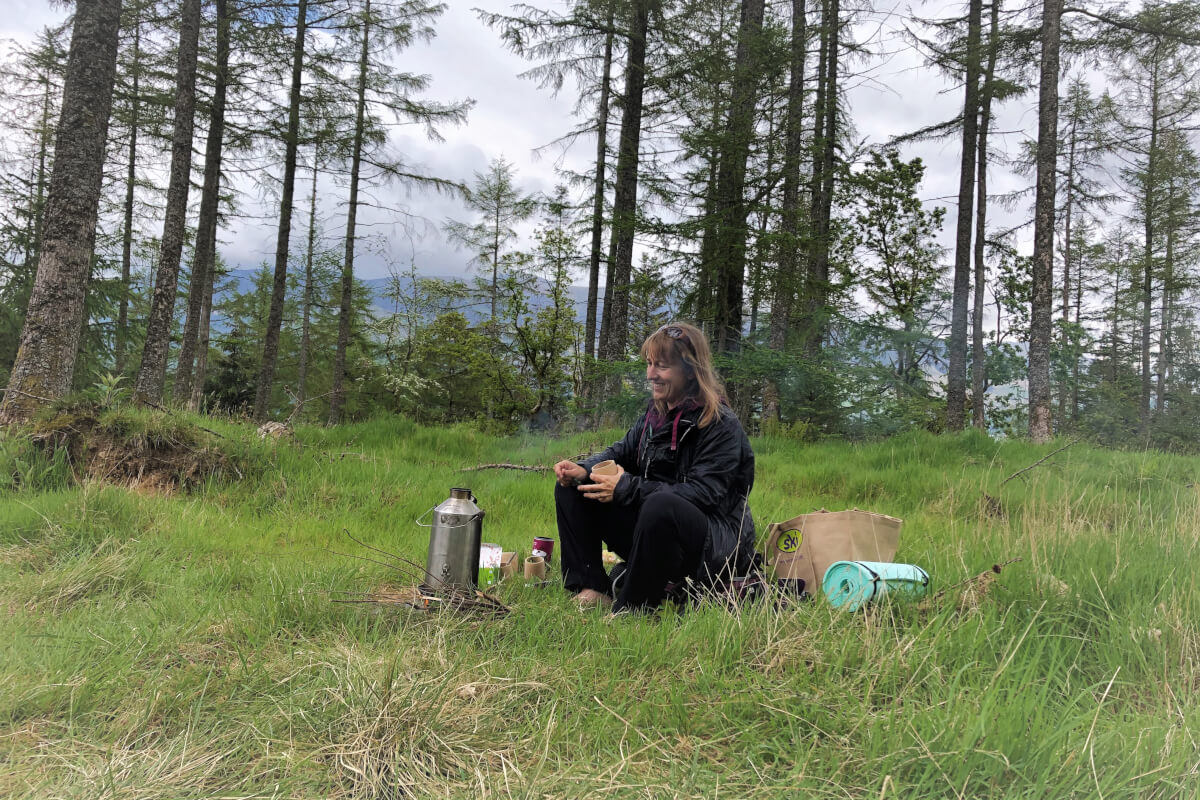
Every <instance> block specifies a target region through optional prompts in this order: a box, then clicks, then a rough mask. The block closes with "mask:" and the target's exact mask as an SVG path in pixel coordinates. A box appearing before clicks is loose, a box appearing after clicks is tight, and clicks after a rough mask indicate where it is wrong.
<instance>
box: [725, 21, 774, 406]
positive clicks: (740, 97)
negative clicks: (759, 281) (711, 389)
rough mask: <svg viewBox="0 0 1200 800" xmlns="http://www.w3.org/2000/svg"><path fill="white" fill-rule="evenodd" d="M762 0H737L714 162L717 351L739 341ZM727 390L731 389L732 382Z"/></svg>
mask: <svg viewBox="0 0 1200 800" xmlns="http://www.w3.org/2000/svg"><path fill="white" fill-rule="evenodd" d="M764 9H765V3H764V0H742V10H741V21H740V23H739V25H738V44H737V56H736V59H737V60H736V62H735V64H734V73H733V87H732V91H731V93H730V98H729V118H728V120H727V122H726V127H725V135H724V137H722V138H723V140H722V147H721V151H722V152H721V160H720V164H719V166H718V168H717V208H716V212H717V230H718V236H717V241H718V242H719V245H718V247H717V254H716V256H717V264H716V266H717V287H716V288H717V318H716V320H715V322H716V325H715V327H716V330H715V334H716V349H717V352H718V353H736V352H738V351H739V350H740V349H741V341H742V305H743V302H744V297H745V284H746V239H747V237H748V235H749V230H748V228H747V226H746V159H747V158H749V155H750V143H751V141H752V139H753V136H754V109H755V105H756V103H755V94H756V92H755V89H756V88H757V86H758V63H759V60H760V51H761V49H762V45H761V41H760V40H761V38H762V22H763V13H764ZM730 390H731V391H732V392H733V393H734V394H736V393H737V392H736V390H735V387H733V386H732V385H731V386H730Z"/></svg>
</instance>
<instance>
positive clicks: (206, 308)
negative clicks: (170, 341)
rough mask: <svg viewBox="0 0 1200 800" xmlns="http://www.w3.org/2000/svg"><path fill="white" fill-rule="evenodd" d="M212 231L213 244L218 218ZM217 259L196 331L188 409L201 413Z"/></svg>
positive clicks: (210, 270)
mask: <svg viewBox="0 0 1200 800" xmlns="http://www.w3.org/2000/svg"><path fill="white" fill-rule="evenodd" d="M208 224H209V228H210V230H209V231H208V233H207V234H205V235H207V236H208V238H209V240H210V241H212V242H214V243H215V242H216V241H217V216H216V215H214V216H213V217H212V219H210V220H209V221H208ZM216 266H217V265H216V259H215V258H214V259H213V262H212V263H211V264H209V267H208V269H206V270H205V271H204V292H203V295H202V297H203V304H202V305H201V307H200V325H199V326H198V327H197V329H196V369H195V372H194V374H193V376H192V394H191V397H190V398H189V399H188V409H189V410H191V411H199V410H200V408H201V406H202V405H203V403H204V379H205V378H206V377H207V375H208V339H209V329H210V325H209V323H210V321H211V320H212V301H213V284H214V283H215V281H216V273H217V269H216Z"/></svg>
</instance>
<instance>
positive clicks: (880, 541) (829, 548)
mask: <svg viewBox="0 0 1200 800" xmlns="http://www.w3.org/2000/svg"><path fill="white" fill-rule="evenodd" d="M903 523H904V520H901V519H897V518H896V517H889V516H887V515H886V514H876V513H874V512H871V511H860V510H859V509H857V508H854V509H850V510H848V511H826V510H825V509H821V510H820V511H815V512H813V513H811V514H801V515H800V516H798V517H793V518H792V519H789V520H788V521H787V522H772V523H771V524H770V525H769V526H767V541H766V545H765V547H764V548H763V553H764V554H765V556H766V559H767V566H768V568H769V569H770V572H771V574H772V576H773V577H774V578H775V579H776V580H793V581H794V580H797V579H799V580H803V581H804V589H805V590H806V591H808V593H809V594H813V595H815V594H816V593H817V592H819V591H820V589H821V580H822V579H823V578H824V576H825V570H827V569H829V567H830V566H832V565H833V563H834V562H836V561H891V560H892V559H893V558H894V557H895V555H896V549H897V548H898V547H899V546H900V526H901V525H902V524H903Z"/></svg>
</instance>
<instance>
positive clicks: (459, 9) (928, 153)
mask: <svg viewBox="0 0 1200 800" xmlns="http://www.w3.org/2000/svg"><path fill="white" fill-rule="evenodd" d="M7 5H8V6H9V7H8V8H7V9H6V11H5V14H4V15H3V16H2V17H0V38H2V39H4V40H15V41H21V42H27V41H29V40H31V38H32V37H33V36H34V35H35V34H36V32H37V31H38V30H40V29H41V28H42V26H44V25H47V24H51V23H56V22H58V21H60V20H62V19H63V18H64V17H65V16H66V10H65V9H64V8H63V7H62V6H61V5H56V6H53V7H51V6H50V5H49V4H48V3H45V2H30V3H16V4H13V3H10V4H7ZM13 6H16V7H13ZM471 6H477V7H483V8H486V9H488V10H496V11H504V10H507V9H509V8H510V7H511V3H508V2H497V1H496V0H476V2H474V3H472V4H470V5H468V4H466V3H453V4H451V5H450V7H449V8H448V10H447V11H446V13H445V15H444V16H443V17H442V18H441V19H440V21H439V22H438V24H437V38H436V39H435V40H434V41H433V42H432V43H430V44H428V45H417V46H415V47H413V48H411V49H409V50H407V51H406V52H405V53H403V54H402V55H401V56H400V66H401V67H402V68H403V69H406V70H410V71H416V72H423V73H428V74H429V75H431V76H432V85H431V87H430V89H429V90H428V91H427V92H426V93H425V94H426V96H427V97H429V98H431V99H436V100H442V101H445V100H454V99H464V98H471V99H473V100H474V101H475V106H474V108H473V109H472V111H471V113H470V117H469V120H468V122H467V124H466V125H464V126H462V127H459V128H446V129H444V130H443V135H444V137H445V141H444V142H440V143H434V142H429V141H427V140H426V139H425V138H424V137H423V136H421V135H420V134H419V132H417V131H415V130H412V129H403V130H402V131H400V132H399V133H398V135H397V138H396V141H395V142H394V144H395V146H396V149H397V151H399V152H402V153H404V154H405V158H406V160H407V161H408V162H409V163H410V164H411V165H414V166H417V167H420V168H423V169H424V170H425V171H427V172H428V173H430V174H435V175H438V176H441V177H445V178H450V179H452V180H456V181H460V182H463V183H470V182H471V180H472V176H473V175H474V173H476V172H479V171H482V170H484V169H485V168H486V167H487V165H488V163H489V162H490V161H491V160H492V159H493V158H497V157H500V156H503V157H505V158H507V159H508V161H510V162H511V163H512V164H513V165H514V167H515V168H516V171H517V179H518V182H519V183H520V185H521V186H522V188H523V189H524V190H525V191H527V192H548V191H550V190H551V189H552V188H553V187H554V185H555V184H556V183H557V182H558V179H557V177H556V174H555V170H556V168H557V167H560V166H562V165H564V164H565V165H566V166H568V167H571V168H575V169H578V170H581V171H586V169H587V164H588V162H589V161H590V159H591V156H592V153H593V148H594V143H593V142H591V141H587V140H581V141H580V142H579V143H577V144H576V145H575V148H574V149H573V150H569V151H567V152H565V153H563V152H560V151H559V150H558V149H557V148H550V149H549V150H548V151H546V152H544V153H543V154H542V155H540V157H539V156H538V155H536V154H535V152H534V151H535V150H536V149H537V148H540V147H543V146H544V145H547V144H549V143H551V142H553V141H554V140H556V139H557V138H559V137H560V136H562V135H563V134H564V133H566V132H567V131H568V130H569V129H570V128H571V127H572V126H573V125H574V124H576V122H577V120H575V119H574V118H573V117H572V116H571V110H572V107H573V104H574V97H573V95H572V94H571V90H570V88H569V87H568V88H567V89H566V90H564V92H563V93H562V94H561V95H559V96H558V97H554V96H552V95H551V93H550V92H549V91H547V90H541V89H538V88H537V86H536V85H535V83H533V82H531V81H528V80H523V79H521V78H519V77H518V74H519V73H520V72H522V71H523V70H525V69H527V68H528V67H529V66H530V65H529V64H528V63H527V62H525V61H523V60H521V59H519V58H517V57H516V56H514V55H512V54H511V53H509V52H507V51H506V50H505V49H504V48H503V47H501V45H500V43H499V40H498V37H497V36H496V35H495V34H494V33H493V32H492V31H490V30H489V29H487V28H486V27H485V26H484V25H483V24H482V23H480V22H479V20H478V19H477V17H476V15H475V13H474V12H473V11H471V10H470V8H471ZM957 7H958V6H957V4H952V3H946V2H943V0H938V2H936V3H926V4H923V5H917V6H916V7H915V11H916V13H918V14H919V15H921V16H926V17H933V16H938V15H939V13H943V12H942V9H945V11H944V13H947V14H948V13H950V12H951V11H953V10H955V9H956V8H957ZM908 13H909V5H908V4H907V3H898V4H895V5H893V6H891V7H890V9H889V7H888V6H883V5H881V6H880V7H879V8H878V9H877V10H876V14H875V15H874V16H873V17H872V18H871V19H870V20H868V21H865V22H864V23H863V24H861V25H860V26H859V29H858V33H859V36H860V38H862V37H863V36H866V35H867V34H868V33H871V34H874V36H873V38H874V40H875V45H874V49H875V50H876V51H877V52H880V53H881V56H880V57H878V58H876V59H872V61H871V62H869V63H868V64H867V65H865V66H856V68H855V69H856V71H861V70H862V69H864V68H865V69H866V74H865V75H862V76H861V77H856V78H855V79H854V80H853V81H852V82H851V87H852V88H851V89H850V92H849V103H850V115H851V117H852V118H853V120H854V124H855V126H856V128H857V133H858V136H859V137H860V138H863V139H866V140H867V141H869V142H876V143H878V142H883V141H886V140H887V139H888V138H890V137H891V136H894V135H896V134H900V133H903V132H906V131H911V130H914V129H917V128H920V127H922V126H924V125H928V124H931V123H934V122H938V121H942V120H945V119H948V118H950V117H953V116H954V115H955V114H956V113H957V112H958V111H959V110H960V109H961V107H962V99H961V95H960V93H959V92H958V91H953V90H952V89H951V87H949V86H948V85H947V83H946V82H945V81H944V80H943V79H942V78H941V77H940V76H939V75H938V74H937V73H935V72H934V71H933V70H930V69H928V68H926V67H924V66H923V59H922V57H921V56H920V54H919V53H917V52H915V51H914V50H913V49H912V48H911V47H909V46H908V45H907V44H905V43H904V42H903V41H901V39H900V37H899V35H898V34H899V31H900V29H901V26H902V25H903V23H904V20H905V18H906V17H907V16H908ZM7 49H8V45H7V44H5V45H3V50H4V51H7ZM1035 104H1036V94H1035V93H1027V94H1026V95H1025V96H1023V97H1021V98H1018V99H1017V100H1015V101H1011V102H1009V103H1007V104H1006V105H1005V106H1004V107H1003V108H1002V109H1001V110H1000V113H999V124H998V125H997V128H998V129H999V130H1001V131H1004V132H1005V133H1002V134H1001V135H1000V138H999V139H998V141H997V144H1003V145H1004V146H1005V147H1007V148H1008V149H1009V150H1010V151H1011V152H1015V151H1016V149H1017V147H1018V145H1019V142H1020V140H1021V139H1022V138H1024V137H1025V136H1028V135H1031V132H1032V131H1033V130H1034V125H1035V123H1036V105H1035ZM905 155H906V156H909V157H911V156H913V155H920V156H921V157H922V158H923V159H924V160H925V163H926V168H927V171H926V178H925V183H924V185H923V186H922V190H921V193H922V197H923V198H925V199H927V200H928V201H929V202H930V203H931V204H934V203H936V204H937V205H942V206H945V207H946V208H947V220H948V221H949V220H953V218H954V213H955V210H954V202H953V201H954V199H955V197H956V195H957V186H958V176H957V173H958V159H959V147H958V143H957V141H956V140H953V139H951V140H948V141H944V142H933V143H923V144H920V145H916V146H912V147H908V148H906V150H905ZM1029 182H1030V179H1026V178H1018V177H1015V176H1013V175H1011V174H1010V173H1009V172H1008V171H1006V170H1003V169H994V170H992V173H991V185H990V187H989V188H990V190H991V191H992V192H1005V191H1009V190H1013V189H1017V188H1020V187H1022V186H1024V185H1026V184H1028V183H1029ZM307 191H308V189H307V185H306V184H305V185H304V187H303V188H298V190H297V197H298V198H299V199H298V205H299V204H301V203H305V204H306V201H305V200H304V198H305V197H306V195H307ZM377 193H378V195H379V197H380V199H381V201H383V204H384V205H390V206H400V207H404V208H405V209H407V210H408V211H409V212H410V213H411V214H412V215H413V217H412V218H410V219H408V220H406V221H405V222H404V223H403V224H402V223H400V222H397V220H396V218H395V216H394V215H391V214H384V213H382V212H376V213H367V214H365V215H364V221H365V222H366V223H367V230H369V231H371V232H374V233H376V234H380V235H381V236H382V237H383V238H384V239H385V240H386V242H387V252H386V253H384V254H381V253H369V254H367V255H365V256H364V258H363V260H362V263H361V265H360V266H361V270H360V275H361V276H362V277H364V278H373V277H380V276H382V275H384V274H386V273H387V270H388V268H389V263H390V264H391V265H392V266H394V267H395V268H397V269H406V268H407V266H408V264H409V263H410V261H415V263H416V264H417V265H418V267H419V268H420V269H421V270H422V271H423V272H426V273H431V274H447V273H455V272H457V273H462V272H464V271H465V270H466V269H467V268H466V262H467V260H468V258H469V256H468V255H467V254H465V253H463V252H458V251H456V250H454V248H453V247H451V246H450V245H449V244H447V243H446V242H445V240H444V237H443V236H442V235H441V233H440V226H441V224H442V223H443V222H444V221H445V220H446V219H447V218H458V219H464V220H465V219H469V218H470V217H469V213H468V212H467V211H466V209H464V208H463V206H462V204H461V203H460V202H459V201H457V200H455V199H453V198H451V197H446V196H438V195H435V194H433V193H429V192H420V191H415V190H414V191H407V190H404V189H402V188H399V187H391V188H386V189H383V190H377ZM320 194H321V195H322V196H323V198H324V200H325V203H326V206H327V207H326V208H325V211H326V213H329V214H333V213H335V210H336V208H337V203H338V202H339V201H340V199H341V198H340V197H339V196H338V195H337V190H336V189H335V187H332V186H330V187H325V189H324V190H323V191H322V192H321V193H320ZM343 194H344V190H343ZM1027 205H1029V204H1028V203H1024V204H1022V205H1021V207H1020V208H1017V209H1016V210H1015V211H1013V212H1008V213H1004V212H1000V213H1001V215H1002V216H1003V217H1004V218H1005V221H1007V222H1013V223H1015V222H1016V221H1019V220H1020V219H1022V218H1024V217H1025V216H1027V215H1028V211H1027V209H1026V208H1025V206H1027ZM335 225H336V223H334V225H332V226H331V230H330V234H331V235H333V230H332V228H333V227H334V226H335ZM294 235H296V234H294ZM274 238H275V233H274V226H273V225H272V224H271V223H270V222H250V221H243V222H240V223H238V224H237V227H236V228H235V229H233V230H230V231H223V232H222V240H223V245H222V254H223V255H224V257H225V259H226V262H227V263H229V264H230V265H231V266H242V267H253V266H257V265H258V264H259V263H262V262H264V261H270V260H271V259H272V258H273V249H274ZM1022 238H1023V239H1024V238H1027V237H1022ZM943 242H944V243H945V244H947V245H948V244H950V243H952V237H951V236H950V235H949V232H946V231H944V232H943ZM367 249H369V250H370V249H372V248H367ZM581 279H582V276H581Z"/></svg>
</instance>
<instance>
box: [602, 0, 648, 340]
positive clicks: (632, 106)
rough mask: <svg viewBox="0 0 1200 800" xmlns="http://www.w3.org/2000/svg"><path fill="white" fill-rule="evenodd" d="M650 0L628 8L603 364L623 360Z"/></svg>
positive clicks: (638, 0) (605, 295) (637, 0)
mask: <svg viewBox="0 0 1200 800" xmlns="http://www.w3.org/2000/svg"><path fill="white" fill-rule="evenodd" d="M651 1H652V0H633V2H632V4H631V7H630V22H629V51H628V57H627V61H626V66H625V96H624V108H623V110H622V113H621V139H620V145H619V147H618V149H617V172H616V187H615V190H614V193H613V220H612V241H613V274H612V282H611V283H609V285H608V286H606V287H605V292H604V302H605V315H606V316H607V317H608V320H609V325H608V339H607V341H603V337H601V338H602V342H601V357H602V358H604V359H605V360H608V361H616V360H619V359H622V358H624V356H625V347H626V337H627V334H628V326H629V278H630V274H631V273H632V271H633V236H634V233H635V231H636V228H637V188H638V161H639V148H640V146H641V137H642V94H643V92H644V90H645V87H646V36H647V32H648V28H649V22H650V2H651Z"/></svg>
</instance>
